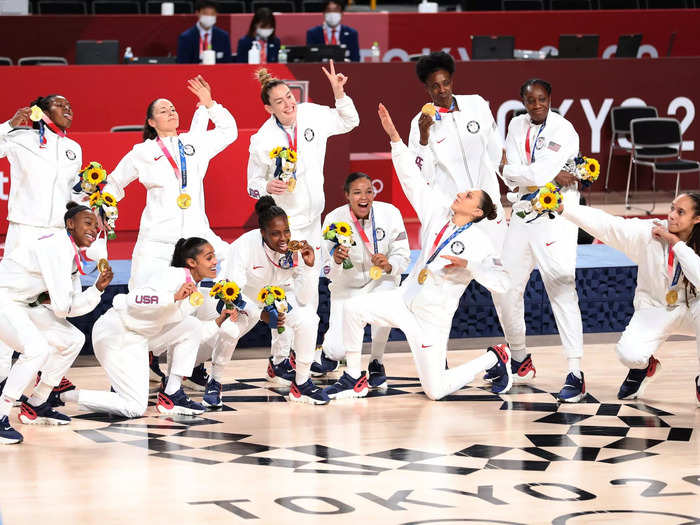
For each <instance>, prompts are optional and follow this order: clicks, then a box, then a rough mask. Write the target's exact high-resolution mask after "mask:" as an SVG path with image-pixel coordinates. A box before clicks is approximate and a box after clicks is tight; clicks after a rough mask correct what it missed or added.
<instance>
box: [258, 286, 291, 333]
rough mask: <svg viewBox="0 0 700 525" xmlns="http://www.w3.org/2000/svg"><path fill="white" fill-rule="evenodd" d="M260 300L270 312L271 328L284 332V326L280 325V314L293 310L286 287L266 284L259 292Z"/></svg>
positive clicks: (264, 308)
mask: <svg viewBox="0 0 700 525" xmlns="http://www.w3.org/2000/svg"><path fill="white" fill-rule="evenodd" d="M258 302H259V303H261V304H262V305H263V310H265V311H266V312H268V313H269V314H270V328H277V333H279V334H281V333H282V332H284V326H278V324H277V323H278V320H279V314H280V313H287V312H291V311H292V305H291V304H289V303H288V302H287V296H286V294H285V293H284V289H283V288H281V287H279V286H265V287H264V288H263V289H261V290H260V293H258Z"/></svg>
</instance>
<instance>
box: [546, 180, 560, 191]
mask: <svg viewBox="0 0 700 525" xmlns="http://www.w3.org/2000/svg"><path fill="white" fill-rule="evenodd" d="M544 187H545V188H547V189H548V190H549V191H551V192H552V193H554V192H555V191H557V187H556V186H555V185H554V184H552V183H551V182H548V183H547V184H545V185H544Z"/></svg>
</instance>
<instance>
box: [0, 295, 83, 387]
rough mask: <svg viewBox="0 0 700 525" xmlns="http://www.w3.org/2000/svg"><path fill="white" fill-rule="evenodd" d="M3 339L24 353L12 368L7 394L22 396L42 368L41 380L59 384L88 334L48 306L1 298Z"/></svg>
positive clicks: (1, 330)
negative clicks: (32, 305)
mask: <svg viewBox="0 0 700 525" xmlns="http://www.w3.org/2000/svg"><path fill="white" fill-rule="evenodd" d="M0 341H2V342H3V343H5V344H6V345H8V346H9V347H11V348H14V349H15V350H16V351H17V352H19V353H20V354H21V355H20V357H19V359H17V361H16V362H15V364H14V366H12V368H11V369H10V373H9V375H8V377H7V383H6V384H5V390H4V394H5V395H6V396H8V397H10V398H12V399H19V397H20V396H21V395H22V392H24V389H25V388H27V386H28V385H29V384H30V383H31V382H32V381H33V380H34V379H35V378H36V373H37V372H38V371H39V370H41V371H42V375H41V382H42V383H45V384H47V385H51V386H58V384H59V383H60V382H61V378H63V376H64V375H65V373H66V372H67V371H68V369H69V368H70V367H71V365H72V364H73V361H75V358H76V357H78V354H79V353H80V349H81V348H82V347H83V344H84V343H85V336H84V335H83V334H82V332H81V331H80V330H78V329H77V328H76V327H74V326H73V325H72V324H70V323H69V322H68V321H67V320H65V319H60V318H58V317H56V316H55V315H54V313H53V312H52V311H51V310H49V309H48V308H46V307H44V306H37V307H35V308H30V307H29V306H26V305H23V304H19V303H16V302H14V301H11V300H7V299H0Z"/></svg>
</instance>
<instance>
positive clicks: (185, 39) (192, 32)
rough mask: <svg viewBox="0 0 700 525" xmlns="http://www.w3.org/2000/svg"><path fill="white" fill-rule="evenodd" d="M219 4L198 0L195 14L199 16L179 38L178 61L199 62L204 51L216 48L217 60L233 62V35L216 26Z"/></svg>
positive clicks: (183, 62)
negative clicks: (192, 25)
mask: <svg viewBox="0 0 700 525" xmlns="http://www.w3.org/2000/svg"><path fill="white" fill-rule="evenodd" d="M217 12H218V5H217V3H216V2H214V1H213V0H198V1H197V3H196V5H195V14H196V15H197V17H198V18H199V19H198V20H197V23H196V24H195V25H194V27H191V28H189V29H188V30H187V31H185V32H184V33H182V34H181V35H180V36H179V37H178V39H177V63H178V64H199V63H200V62H201V61H202V52H203V51H207V50H214V52H215V53H216V62H217V64H218V63H226V62H231V61H232V57H231V37H230V36H229V34H228V33H227V32H226V31H224V30H223V29H220V28H218V27H216V25H215V24H216V15H217Z"/></svg>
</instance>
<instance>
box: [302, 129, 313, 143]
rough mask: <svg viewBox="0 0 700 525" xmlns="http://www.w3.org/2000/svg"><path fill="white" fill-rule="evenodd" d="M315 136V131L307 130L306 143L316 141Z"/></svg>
mask: <svg viewBox="0 0 700 525" xmlns="http://www.w3.org/2000/svg"><path fill="white" fill-rule="evenodd" d="M314 136H315V134H314V130H313V129H311V128H306V129H305V130H304V138H305V139H306V142H311V141H312V140H314Z"/></svg>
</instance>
